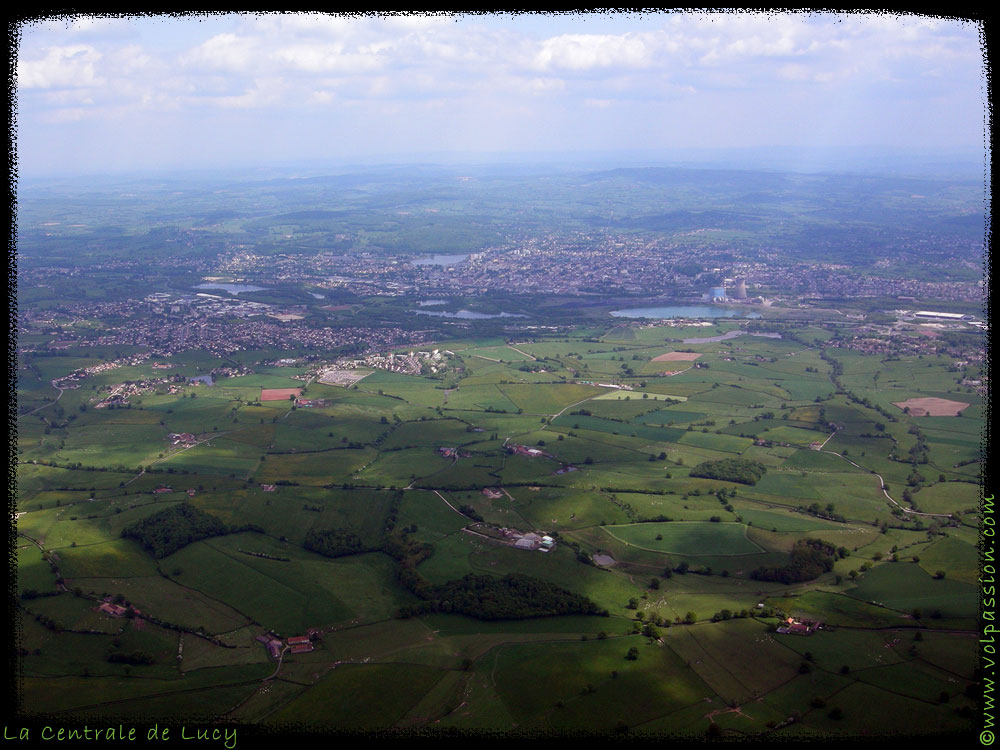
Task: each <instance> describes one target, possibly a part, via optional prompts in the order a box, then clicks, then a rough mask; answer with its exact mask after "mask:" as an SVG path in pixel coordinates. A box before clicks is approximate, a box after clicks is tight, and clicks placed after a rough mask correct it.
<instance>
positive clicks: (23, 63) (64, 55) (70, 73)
mask: <svg viewBox="0 0 1000 750" xmlns="http://www.w3.org/2000/svg"><path fill="white" fill-rule="evenodd" d="M100 59H101V53H100V52H98V51H97V50H96V49H94V48H93V47H91V46H89V45H86V44H74V45H70V46H65V47H50V48H49V49H48V50H47V51H46V55H45V57H43V58H41V59H36V60H19V61H18V63H17V85H18V87H20V88H24V89H31V88H39V89H50V88H72V87H76V86H101V85H102V84H103V83H104V80H103V79H102V78H100V77H99V76H98V75H97V72H96V65H97V63H98V61H99V60H100Z"/></svg>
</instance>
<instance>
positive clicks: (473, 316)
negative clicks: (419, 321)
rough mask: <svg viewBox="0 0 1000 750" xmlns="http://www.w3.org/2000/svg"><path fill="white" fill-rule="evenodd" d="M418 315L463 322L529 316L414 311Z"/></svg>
mask: <svg viewBox="0 0 1000 750" xmlns="http://www.w3.org/2000/svg"><path fill="white" fill-rule="evenodd" d="M414 312H415V313H416V314H417V315H433V316H434V317H436V318H460V319H462V320H483V319H485V318H527V317H528V316H527V315H521V314H520V313H507V312H502V313H497V314H495V315H489V314H487V313H477V312H472V311H471V310H459V311H458V312H453V313H451V312H433V311H431V310H414Z"/></svg>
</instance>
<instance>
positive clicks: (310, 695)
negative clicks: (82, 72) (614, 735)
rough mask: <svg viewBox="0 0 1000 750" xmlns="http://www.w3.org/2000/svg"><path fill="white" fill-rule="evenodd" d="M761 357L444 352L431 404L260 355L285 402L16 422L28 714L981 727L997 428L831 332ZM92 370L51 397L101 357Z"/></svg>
mask: <svg viewBox="0 0 1000 750" xmlns="http://www.w3.org/2000/svg"><path fill="white" fill-rule="evenodd" d="M691 332H692V333H702V332H703V331H702V329H692V331H691ZM734 332H737V333H739V332H744V331H743V329H742V328H741V327H740V324H739V323H736V322H728V323H721V324H716V325H715V326H714V327H713V328H712V330H711V331H710V332H709V333H710V334H711V335H706V336H702V337H701V338H702V339H703V340H700V341H699V342H698V343H696V344H686V345H685V346H689V347H690V346H694V347H696V348H697V349H698V351H697V352H693V351H677V350H674V349H673V348H672V347H674V346H677V345H678V344H677V333H676V331H674V330H673V329H671V328H665V327H655V326H639V325H634V326H619V327H617V328H614V329H607V330H604V331H602V332H599V333H600V334H601V335H599V336H594V335H592V333H591V334H590V335H587V336H584V335H582V334H580V335H576V336H574V335H556V334H552V335H545V336H538V337H537V339H536V340H534V341H523V340H522V341H512V342H504V341H503V340H502V339H500V340H498V339H496V338H494V339H483V340H464V341H455V340H452V341H448V340H443V341H440V342H437V343H435V344H434V348H435V349H440V350H442V351H443V350H447V351H449V352H450V353H449V358H448V360H447V367H444V366H442V371H440V372H434V373H430V374H427V373H425V374H421V375H416V374H406V373H400V372H390V371H388V370H377V369H376V370H364V371H358V370H354V369H350V368H338V366H337V365H336V364H329V363H324V364H322V365H319V366H316V367H307V366H288V367H285V368H279V367H269V368H268V367H267V366H266V364H265V363H267V362H273V361H274V360H275V358H276V357H277V356H279V355H280V356H284V355H287V357H288V358H289V359H290V361H291V360H294V358H295V357H296V356H297V355H299V354H300V352H297V351H288V352H277V353H276V352H274V351H268V352H260V353H258V354H257V355H255V354H254V353H253V352H243V353H242V354H241V357H242V362H244V363H246V364H245V365H244V366H245V367H247V368H248V369H251V370H252V369H255V368H259V369H260V371H261V373H264V372H265V370H266V374H260V373H258V374H248V373H242V374H240V375H237V376H234V377H229V378H223V377H220V378H218V380H217V382H216V384H215V385H214V386H213V387H211V388H205V387H203V386H199V385H195V384H190V383H189V384H185V385H184V386H183V387H179V388H177V389H176V392H174V393H168V392H165V391H164V392H162V393H161V392H157V393H151V394H146V395H144V396H143V397H142V398H136V399H133V400H132V401H130V402H128V403H125V404H123V405H120V406H118V407H117V408H114V409H110V408H103V409H100V410H95V409H94V408H92V407H93V405H94V403H96V399H98V398H99V397H100V393H101V391H100V389H101V388H104V387H107V386H109V385H111V384H113V382H114V377H113V376H112V375H110V374H103V373H99V374H95V375H93V376H90V377H89V378H88V379H87V380H85V381H84V382H85V383H86V384H87V385H88V386H89V385H94V386H95V388H94V389H93V390H91V389H90V388H89V387H88V388H80V389H76V390H66V391H65V393H63V394H62V395H61V398H60V400H59V402H58V405H57V407H56V408H50V411H51V416H50V417H49V418H48V419H47V420H46V416H47V415H46V414H45V411H44V410H43V411H41V412H38V414H40V415H42V416H36V415H27V416H25V417H24V418H23V419H22V420H21V422H20V424H19V427H20V429H19V433H18V446H17V448H18V493H17V532H18V537H17V544H18V548H17V560H18V580H17V585H18V594H19V597H20V598H19V600H18V610H19V616H20V618H21V621H22V623H23V626H24V629H23V639H22V641H21V644H20V649H21V650H20V652H19V659H20V663H21V666H22V671H23V678H24V693H23V697H24V700H25V701H26V703H27V704H28V705H30V706H34V707H36V708H41V707H42V706H43V705H44V706H45V707H46V709H47V710H48V709H51V710H56V711H59V712H60V715H65V716H67V717H74V718H75V719H80V720H88V719H93V718H95V717H107V716H114V717H132V718H135V717H143V719H144V720H159V721H169V720H172V719H176V718H177V717H183V716H193V715H198V716H208V718H214V719H221V720H224V721H238V722H243V723H248V724H259V725H263V726H268V727H281V726H284V725H287V724H307V725H314V726H318V727H322V728H338V729H360V730H381V729H392V728H396V729H412V728H429V727H433V728H437V727H447V728H450V729H455V730H477V729H504V730H509V729H514V728H518V729H525V730H529V731H535V730H538V731H550V730H564V729H570V728H579V729H585V730H593V731H600V732H603V731H616V730H617V731H622V729H621V728H622V727H625V728H627V729H628V730H629V731H630V732H635V733H637V734H644V733H645V734H650V735H652V734H656V733H670V734H672V735H682V736H688V737H695V736H703V735H704V734H705V733H706V732H708V731H715V730H711V727H713V726H714V727H717V729H718V730H721V731H724V732H726V733H730V734H733V735H736V734H739V735H741V736H743V737H750V738H754V739H761V738H764V737H771V736H773V737H776V738H782V737H785V736H796V737H799V736H804V735H808V736H815V735H824V734H843V735H852V734H854V733H855V732H857V731H859V729H861V728H863V727H864V726H866V725H867V724H866V722H867V721H868V719H869V718H870V707H871V706H872V705H879V706H884V705H891V707H892V726H893V727H896V728H897V729H899V730H900V731H904V730H905V731H916V730H919V731H921V732H933V731H937V730H940V729H945V730H950V729H960V728H962V727H963V726H964V725H965V724H964V723H963V722H965V721H966V720H965V718H964V717H965V715H966V714H967V713H968V711H969V710H971V706H973V697H974V695H975V690H974V687H973V686H974V685H975V682H976V675H975V674H974V654H975V648H976V645H975V638H974V637H973V636H972V633H973V631H974V628H975V615H976V596H975V591H976V589H975V583H976V561H977V559H978V558H977V551H976V548H975V533H974V529H975V527H976V523H977V512H978V511H977V502H978V469H977V461H978V458H979V444H978V440H977V437H978V434H979V431H980V429H981V427H982V417H981V410H979V411H977V409H978V408H979V406H980V402H979V401H976V400H975V399H974V398H971V397H969V394H968V393H966V392H964V391H963V392H961V394H960V395H959V393H960V390H959V389H960V387H961V386H960V385H959V383H958V382H957V380H956V379H955V378H952V380H951V381H950V382H948V381H946V380H945V379H943V375H942V373H941V372H939V373H937V374H936V375H935V377H934V378H933V379H929V380H927V381H926V382H923V381H916V380H914V379H913V378H909V379H906V378H903V377H902V376H901V375H900V374H901V373H902V372H903V371H904V370H905V368H904V367H903V365H906V364H909V365H914V366H915V362H909V363H907V362H905V361H903V362H902V363H900V362H897V361H894V360H893V361H889V362H886V363H882V364H883V365H884V368H883V369H884V372H885V373H886V374H884V375H883V376H882V378H881V379H880V380H879V382H878V387H877V389H876V388H874V381H873V379H872V378H873V373H874V371H875V370H874V369H872V368H877V366H878V365H879V363H878V362H877V361H876V362H875V364H872V362H870V361H867V360H865V359H864V358H861V357H856V356H854V354H853V353H850V352H846V353H845V351H844V350H842V349H835V348H834V347H828V348H822V339H821V338H819V337H818V334H816V333H815V330H814V331H813V333H812V334H810V332H809V329H807V328H803V327H798V328H797V327H794V326H784V327H781V331H780V336H779V335H777V332H775V333H776V335H772V336H739V337H737V336H729V337H726V336H725V335H724V334H726V333H734ZM817 347H821V348H817ZM665 350H666V351H665ZM71 353H72V354H74V356H72V357H64V358H51V359H47V360H45V361H44V365H45V368H46V369H45V375H46V377H49V378H50V379H54V378H57V377H60V376H63V375H67V374H68V373H70V372H71V371H73V370H74V369H76V368H77V367H79V366H81V364H82V363H87V362H89V361H91V360H89V359H88V358H87V356H86V355H87V353H86V352H83V351H81V352H71ZM869 359H871V358H869ZM664 363H668V364H669V363H673V364H676V365H678V367H677V369H676V370H673V371H672V372H676V374H671V375H664V374H661V373H662V371H663V366H664ZM173 364H174V365H175V366H176V367H177V368H178V369H179V370H184V371H187V370H190V371H191V372H198V371H204V369H205V367H206V366H207V365H209V364H211V363H210V362H206V361H205V356H204V354H197V355H195V354H192V357H191V359H190V360H189V361H188V360H185V355H178V356H176V357H175V358H174V363H173ZM623 365H624V367H623ZM144 367H147V366H145V365H139V366H137V367H136V369H137V370H138V371H141V370H143V368H144ZM684 368H687V369H684ZM680 370H683V371H680ZM150 372H152V371H150ZM319 373H325V375H322V376H319V379H318V380H316V379H311V378H314V377H316V376H317V375H318V374H319ZM897 376H898V377H897ZM262 378H266V379H265V380H261V379H262ZM866 388H867V389H868V390H866ZM876 391H877V394H878V395H877V396H875V395H873V394H874V393H875V392H876ZM952 391H954V394H955V397H954V399H947V398H945V396H947V395H948V394H949V393H951V392H952ZM956 405H961V406H960V407H959V406H956ZM970 406H971V407H973V408H969V407H970ZM907 407H908V410H907ZM57 409H58V410H61V411H57ZM71 413H72V414H74V415H76V417H77V418H76V419H74V420H69V419H65V418H60V417H62V415H65V414H71ZM925 415H926V416H925ZM171 436H174V437H173V438H171ZM178 436H180V437H182V438H184V439H183V440H181V439H180V438H178ZM150 519H152V520H150ZM168 531H169V533H168ZM790 622H791V623H796V622H809V623H820V625H819V628H818V629H817V630H809V631H808V632H809V633H810V634H808V635H797V634H796V632H798V631H795V630H794V629H790V628H789V627H788V626H789V623H790ZM779 628H781V631H779ZM782 631H784V632H782ZM803 632H805V631H803ZM526 674H530V675H531V679H530V680H525V675H526ZM94 686H97V688H95V687H94ZM193 696H197V698H195V697H193ZM210 707H215V708H210ZM833 709H837V710H836V711H834V710H833ZM831 717H835V718H831Z"/></svg>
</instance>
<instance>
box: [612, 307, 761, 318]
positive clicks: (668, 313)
mask: <svg viewBox="0 0 1000 750" xmlns="http://www.w3.org/2000/svg"><path fill="white" fill-rule="evenodd" d="M611 315H612V316H613V317H615V318H740V317H742V318H759V317H760V313H755V312H747V313H744V312H743V311H742V310H734V309H732V308H730V307H715V306H713V305H675V306H667V307H630V308H628V309H627V310H615V311H614V312H612V313H611Z"/></svg>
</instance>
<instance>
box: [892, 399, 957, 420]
mask: <svg viewBox="0 0 1000 750" xmlns="http://www.w3.org/2000/svg"><path fill="white" fill-rule="evenodd" d="M892 405H893V406H898V407H899V408H900V409H905V408H906V407H910V414H911V415H912V416H914V417H956V416H958V415H959V413H961V411H962V409H965V408H966V407H967V406H969V404H967V403H965V402H963V401H949V400H948V399H946V398H908V399H906V401H893V402H892Z"/></svg>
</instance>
